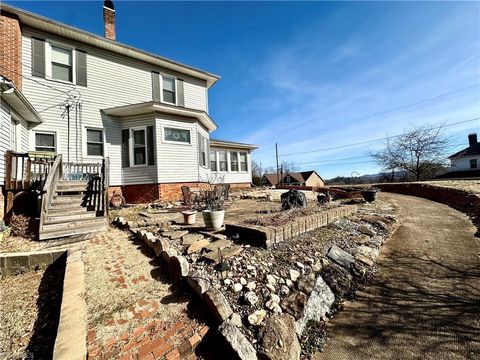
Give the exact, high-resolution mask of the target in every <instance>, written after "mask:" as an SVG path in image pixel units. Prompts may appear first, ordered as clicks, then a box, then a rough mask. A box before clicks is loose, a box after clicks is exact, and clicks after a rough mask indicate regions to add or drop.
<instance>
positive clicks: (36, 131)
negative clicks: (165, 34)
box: [0, 1, 257, 203]
mask: <svg viewBox="0 0 480 360" xmlns="http://www.w3.org/2000/svg"><path fill="white" fill-rule="evenodd" d="M46 6H48V5H46ZM85 16H88V15H87V14H85ZM103 18H104V27H105V37H102V36H98V35H95V34H92V33H88V32H85V31H83V30H79V29H77V28H74V27H71V26H68V25H65V24H62V23H59V22H57V21H53V20H51V19H48V18H45V17H42V16H39V15H36V14H32V13H30V12H27V11H24V10H21V9H18V8H15V7H12V6H9V5H5V4H2V5H1V29H2V34H1V39H0V42H1V48H0V51H1V56H0V75H2V77H1V78H0V89H1V91H2V105H1V119H0V120H1V123H0V129H1V134H0V151H1V152H2V154H4V153H5V151H7V150H14V151H18V152H35V151H36V152H50V153H54V154H62V157H63V161H64V162H68V163H98V162H101V161H102V159H104V158H107V157H108V158H109V163H110V170H109V185H110V190H111V191H113V190H115V191H117V192H121V193H122V194H123V196H124V197H125V199H126V201H127V202H129V203H140V202H150V201H154V200H157V199H163V200H175V199H178V198H180V196H181V191H180V188H181V186H182V185H185V184H186V185H192V186H194V185H196V184H199V183H202V182H205V181H207V180H208V179H211V178H212V177H216V178H217V181H220V179H223V181H224V182H226V183H230V184H231V185H232V186H233V187H235V186H238V187H240V186H241V187H246V186H250V183H251V178H252V176H251V153H252V151H253V150H254V149H256V148H257V147H256V146H254V145H249V144H242V143H236V142H230V141H222V140H214V139H211V137H210V135H211V133H212V132H214V131H215V130H216V129H217V124H216V123H215V121H214V120H213V119H212V118H211V117H210V115H209V111H208V93H209V90H210V88H211V87H212V86H213V85H214V84H215V83H216V82H217V81H218V80H219V77H218V76H217V75H214V74H211V73H209V72H206V71H203V70H199V69H196V68H193V67H191V66H188V65H184V64H180V63H178V62H176V61H172V60H170V59H167V58H164V57H161V56H158V55H155V54H151V53H148V52H145V51H142V50H139V49H136V48H133V47H131V46H128V45H125V44H121V43H119V42H117V41H116V40H115V36H116V34H115V10H114V7H113V3H112V2H111V1H105V3H104V6H103ZM1 162H2V165H0V182H2V183H3V178H2V177H3V176H4V172H5V165H4V164H3V156H2V160H1Z"/></svg>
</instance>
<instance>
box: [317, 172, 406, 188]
mask: <svg viewBox="0 0 480 360" xmlns="http://www.w3.org/2000/svg"><path fill="white" fill-rule="evenodd" d="M409 180H410V179H409V175H408V173H407V172H406V171H399V172H395V173H394V174H393V177H392V174H391V173H378V174H367V175H361V176H354V177H347V176H337V177H334V178H332V179H329V180H326V181H325V183H326V184H327V185H354V184H371V183H382V182H395V181H409Z"/></svg>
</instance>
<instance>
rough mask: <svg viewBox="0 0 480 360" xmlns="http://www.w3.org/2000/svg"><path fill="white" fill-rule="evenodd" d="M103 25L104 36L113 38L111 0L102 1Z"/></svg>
mask: <svg viewBox="0 0 480 360" xmlns="http://www.w3.org/2000/svg"><path fill="white" fill-rule="evenodd" d="M103 26H104V28H105V37H106V38H107V39H110V40H115V8H114V7H113V1H111V0H106V1H104V2H103Z"/></svg>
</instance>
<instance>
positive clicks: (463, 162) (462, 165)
mask: <svg viewBox="0 0 480 360" xmlns="http://www.w3.org/2000/svg"><path fill="white" fill-rule="evenodd" d="M472 160H476V161H477V169H478V167H480V155H470V156H464V157H461V158H458V159H455V160H452V166H451V167H452V171H462V170H476V169H475V168H471V166H470V162H471V161H472Z"/></svg>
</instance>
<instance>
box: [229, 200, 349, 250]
mask: <svg viewBox="0 0 480 360" xmlns="http://www.w3.org/2000/svg"><path fill="white" fill-rule="evenodd" d="M356 212H357V207H356V206H355V205H345V206H341V207H338V208H333V209H328V210H325V211H322V212H320V213H318V214H313V215H307V216H302V217H299V218H298V219H294V220H292V221H291V222H289V223H287V224H285V225H280V226H259V225H249V224H246V225H238V224H225V232H226V233H227V234H238V236H239V238H240V240H245V241H247V242H249V243H250V245H252V246H258V247H263V248H265V249H268V248H270V247H271V246H272V245H273V244H276V243H279V242H282V241H286V240H289V239H291V238H293V237H295V236H298V235H301V234H304V233H306V232H309V231H312V230H315V229H317V228H319V227H322V226H325V225H328V224H329V223H331V222H333V221H335V220H338V219H340V218H343V217H346V216H349V215H352V214H355V213H356Z"/></svg>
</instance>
